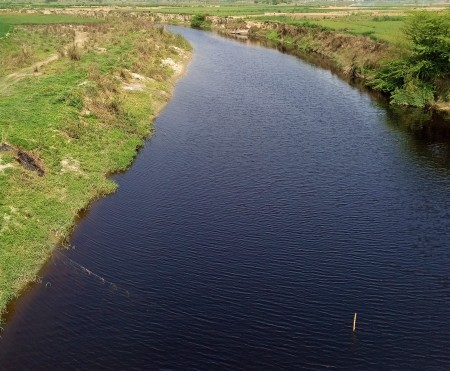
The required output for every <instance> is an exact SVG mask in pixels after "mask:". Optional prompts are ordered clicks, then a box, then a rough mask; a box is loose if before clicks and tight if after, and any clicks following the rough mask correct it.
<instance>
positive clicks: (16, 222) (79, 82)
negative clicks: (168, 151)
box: [0, 20, 189, 313]
mask: <svg viewBox="0 0 450 371" xmlns="http://www.w3.org/2000/svg"><path fill="white" fill-rule="evenodd" d="M86 27H87V29H88V32H89V35H90V39H89V40H90V41H89V43H88V45H87V46H86V48H85V49H83V50H82V51H81V60H79V61H74V60H71V59H70V58H68V57H64V58H61V59H59V60H58V61H55V62H53V63H52V64H49V65H47V66H46V67H45V68H43V69H42V71H41V74H40V75H31V76H27V77H25V78H23V79H22V80H20V81H19V82H17V83H15V84H14V85H12V86H11V87H10V89H8V90H7V91H3V92H2V90H1V89H0V132H2V133H4V134H5V137H6V141H7V142H8V143H9V144H10V145H13V146H15V147H17V148H20V149H21V150H25V151H27V153H29V154H31V155H32V156H33V157H34V158H35V159H37V161H38V162H39V163H40V164H41V165H42V167H43V168H44V170H45V176H43V177H39V176H38V174H37V173H36V172H33V171H30V170H26V169H25V168H23V167H21V166H20V165H19V164H18V163H17V162H16V161H15V159H14V157H15V156H16V154H15V153H14V152H0V164H2V165H5V164H12V165H13V168H9V169H6V170H3V171H0V246H1V248H0V313H1V312H2V311H3V310H5V307H6V304H7V303H8V302H9V301H10V300H11V299H13V298H14V297H15V296H17V295H18V293H20V291H21V290H22V289H23V288H24V287H25V285H26V284H27V283H29V282H31V281H33V280H35V278H36V274H37V273H38V271H39V269H40V267H41V266H42V265H43V264H44V262H45V261H46V260H47V259H48V257H49V255H50V253H51V250H52V249H53V248H54V246H55V245H56V244H57V243H58V241H60V240H61V239H62V238H65V237H66V236H67V235H68V234H69V233H70V231H71V228H72V226H73V223H74V220H75V218H76V216H77V214H78V213H79V211H80V210H82V209H83V208H85V207H86V206H87V205H88V204H89V202H91V201H92V200H94V199H96V198H98V197H100V196H102V195H104V194H108V193H110V192H113V191H114V190H115V188H116V185H115V184H114V182H112V181H111V180H109V179H108V178H106V174H109V173H111V172H114V171H117V170H123V169H125V168H127V167H128V166H129V164H130V162H131V161H132V159H133V157H134V155H135V153H136V148H137V147H138V146H140V145H141V144H142V142H143V140H144V138H145V137H146V136H147V135H148V134H149V133H150V131H151V120H152V118H153V117H154V115H155V114H156V113H157V111H158V108H159V107H161V106H162V105H163V104H164V103H165V102H166V100H167V96H168V94H169V93H170V91H171V89H172V84H171V82H170V79H171V75H172V71H171V70H170V69H168V68H167V67H164V66H163V65H162V64H161V62H160V61H161V60H162V59H164V58H168V57H170V58H172V59H174V60H178V61H181V60H183V56H182V55H181V54H180V52H179V49H176V48H173V47H172V46H176V47H177V48H182V49H189V45H188V44H187V42H186V41H185V40H184V39H182V38H181V37H180V36H174V35H171V34H169V33H167V32H165V31H163V30H162V29H159V28H153V27H150V26H149V24H143V23H142V22H141V23H139V24H137V23H136V24H134V23H131V21H127V20H113V21H111V22H109V23H107V24H99V25H90V26H86ZM111 28H113V29H111ZM136 29H139V30H140V32H134V30H136ZM54 36H55V35H50V34H48V33H42V34H39V37H41V38H43V41H47V42H50V40H51V39H52V38H53V37H54ZM36 37H38V36H36ZM100 47H101V48H104V49H101V50H99V48H100ZM127 71H129V72H136V73H140V74H142V75H145V76H151V77H152V79H150V80H148V81H147V82H146V87H145V90H143V91H131V92H128V91H125V90H123V89H122V84H123V83H125V82H126V81H127V79H130V77H129V72H127ZM0 84H1V79H0ZM0 88H1V86H0ZM65 161H68V163H69V164H72V165H74V166H75V170H73V169H72V170H68V171H65V170H64V169H65V168H64V162H65Z"/></svg>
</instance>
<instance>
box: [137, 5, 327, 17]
mask: <svg viewBox="0 0 450 371" xmlns="http://www.w3.org/2000/svg"><path fill="white" fill-rule="evenodd" d="M141 11H150V12H153V13H162V14H192V15H203V14H207V15H214V16H220V17H228V16H251V15H264V14H265V13H325V12H327V11H329V10H327V9H324V8H320V7H317V6H304V5H303V6H300V5H260V4H255V5H242V4H239V5H220V6H188V5H186V6H167V7H159V8H155V9H151V10H148V9H147V10H146V9H142V10H141Z"/></svg>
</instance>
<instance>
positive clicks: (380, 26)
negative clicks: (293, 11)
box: [256, 15, 405, 44]
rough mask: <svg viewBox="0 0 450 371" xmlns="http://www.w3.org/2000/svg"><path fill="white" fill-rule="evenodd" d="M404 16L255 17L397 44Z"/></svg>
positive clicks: (401, 38)
mask: <svg viewBox="0 0 450 371" xmlns="http://www.w3.org/2000/svg"><path fill="white" fill-rule="evenodd" d="M404 18H405V17H402V16H395V17H390V16H371V15H370V16H369V15H352V16H348V17H338V18H325V19H306V18H293V17H289V16H266V17H257V18H256V19H258V20H262V21H272V22H280V23H285V24H290V25H296V26H300V25H304V26H310V27H321V28H326V29H330V30H333V31H339V32H344V33H351V34H354V35H364V36H369V37H372V38H375V39H379V40H385V41H389V42H392V43H395V44H398V43H401V42H404V38H403V34H402V27H403V21H404Z"/></svg>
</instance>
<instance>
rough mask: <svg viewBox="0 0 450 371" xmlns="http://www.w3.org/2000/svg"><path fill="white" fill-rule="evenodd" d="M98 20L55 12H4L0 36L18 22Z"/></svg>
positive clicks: (90, 21) (79, 21) (42, 22)
mask: <svg viewBox="0 0 450 371" xmlns="http://www.w3.org/2000/svg"><path fill="white" fill-rule="evenodd" d="M100 21H101V20H99V19H96V18H88V17H76V16H69V15H57V14H49V15H46V14H5V15H0V37H3V36H5V34H6V33H7V32H8V31H9V30H10V28H11V26H14V25H19V24H21V25H23V24H61V23H96V22H100Z"/></svg>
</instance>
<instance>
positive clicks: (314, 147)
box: [0, 29, 450, 370]
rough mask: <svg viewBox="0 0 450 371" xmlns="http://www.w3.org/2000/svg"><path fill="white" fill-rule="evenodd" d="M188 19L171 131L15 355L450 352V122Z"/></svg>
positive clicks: (151, 150) (382, 359)
mask: <svg viewBox="0 0 450 371" xmlns="http://www.w3.org/2000/svg"><path fill="white" fill-rule="evenodd" d="M178 31H180V32H182V33H183V35H185V36H186V37H187V38H188V39H189V40H190V41H191V42H192V44H193V45H194V47H195V51H196V53H195V56H194V58H193V60H192V62H191V64H190V66H189V71H188V73H187V75H186V76H185V77H184V79H183V80H181V81H180V82H179V84H178V87H177V89H176V91H175V95H174V97H173V99H172V101H171V102H170V103H169V105H168V106H167V108H166V110H165V111H164V112H163V113H162V114H161V116H160V117H159V119H158V121H157V124H156V134H155V136H154V137H152V139H151V140H150V141H149V143H148V144H147V145H146V146H145V147H144V149H143V150H142V152H141V153H140V155H139V156H138V158H137V160H136V162H135V164H134V165H133V167H132V168H131V169H130V171H128V172H127V173H125V174H122V175H119V176H116V180H117V181H118V183H119V184H120V190H119V192H117V193H116V194H115V195H112V196H111V197H107V198H105V199H103V200H101V201H100V202H98V203H96V204H95V205H94V206H93V207H92V209H91V210H90V211H89V213H88V214H87V216H86V217H85V218H84V219H83V220H82V221H81V223H80V225H79V226H78V228H77V229H76V231H75V234H74V236H73V238H72V241H71V245H72V246H74V248H73V249H71V250H70V251H62V252H56V253H55V256H54V259H53V260H52V261H51V262H50V263H49V266H48V267H47V269H46V270H45V272H44V273H45V275H44V277H43V278H42V284H39V285H36V286H34V287H33V288H32V289H31V290H30V292H29V293H28V294H27V295H24V296H23V297H22V298H21V299H20V300H19V301H18V303H17V305H16V306H15V308H14V314H13V315H12V316H10V318H9V320H8V323H7V325H6V326H5V331H4V332H3V334H2V337H3V338H2V340H1V342H0V369H47V370H48V369H55V370H56V369H102V368H105V369H164V370H179V369H202V370H207V369H208V370H209V369H299V368H309V369H318V368H326V367H330V368H332V367H336V368H338V369H367V368H370V369H374V368H375V369H390V368H396V369H399V368H401V369H424V368H426V369H432V368H434V369H444V368H449V367H450V352H449V349H450V279H449V273H450V205H449V199H450V151H449V148H450V147H449V136H448V130H447V129H446V126H445V125H442V123H439V122H438V121H436V120H434V121H430V120H431V118H430V117H428V116H427V115H426V114H422V113H420V114H419V113H417V112H409V113H408V112H406V113H405V112H401V111H397V112H396V111H393V110H390V109H386V108H385V107H382V106H380V105H378V104H377V103H376V102H375V101H374V100H372V99H371V98H370V97H369V96H368V95H367V94H366V93H364V92H361V91H359V90H358V89H356V88H353V87H351V86H349V85H348V84H347V83H346V82H344V81H342V80H340V79H339V78H337V77H336V76H334V75H333V74H332V73H331V72H329V71H327V70H321V69H319V68H316V67H313V66H311V65H308V64H306V63H304V62H302V61H300V60H298V59H297V58H295V57H291V56H288V55H283V54H281V53H279V52H278V51H276V50H270V49H265V48H261V47H256V46H246V45H243V44H240V43H238V42H236V41H230V40H226V39H222V38H220V37H218V36H215V35H213V34H209V33H203V32H199V31H194V30H188V29H182V30H180V29H178ZM444 124H445V123H444ZM354 312H358V321H357V330H356V332H355V333H352V329H351V327H352V320H353V314H354Z"/></svg>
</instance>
